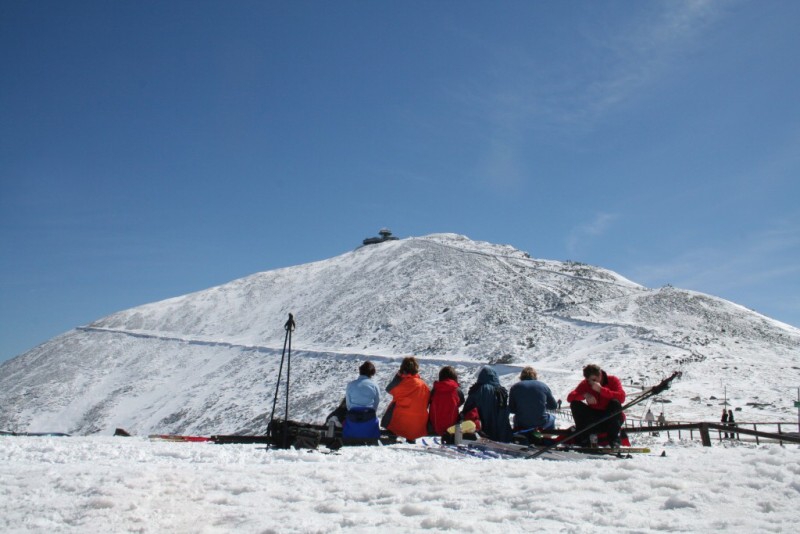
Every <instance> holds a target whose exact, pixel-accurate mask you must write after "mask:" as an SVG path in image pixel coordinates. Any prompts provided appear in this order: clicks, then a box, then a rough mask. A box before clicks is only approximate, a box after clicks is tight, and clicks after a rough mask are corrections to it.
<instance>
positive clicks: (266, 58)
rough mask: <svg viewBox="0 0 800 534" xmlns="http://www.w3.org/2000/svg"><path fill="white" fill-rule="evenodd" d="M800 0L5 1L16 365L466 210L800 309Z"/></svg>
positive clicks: (7, 196)
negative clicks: (126, 316)
mask: <svg viewBox="0 0 800 534" xmlns="http://www.w3.org/2000/svg"><path fill="white" fill-rule="evenodd" d="M798 23H800V2H796V1H794V0H787V1H780V0H775V1H769V2H757V1H752V2H747V1H715V2H701V1H694V2H683V1H677V0H676V1H664V2H658V1H648V2H636V1H625V2H617V1H614V2H595V1H588V0H587V1H570V2H503V3H500V4H498V3H486V2H471V1H468V2H460V1H459V2H455V1H442V2H364V1H357V2H350V1H340V2H321V1H319V2H316V1H298V2H261V1H259V2H246V1H237V2H204V1H200V2H198V1H191V2H189V1H171V2H149V1H137V2H105V1H97V2H61V1H44V0H42V1H36V2H10V1H6V2H1V3H0V113H1V115H0V118H1V119H2V120H0V361H2V360H4V359H7V358H10V357H13V356H15V355H18V354H20V353H22V352H24V351H25V350H27V349H30V348H32V347H33V346H35V345H37V344H39V343H41V342H44V341H46V340H47V339H49V338H51V337H53V336H55V335H57V334H59V333H61V332H64V331H67V330H69V329H71V328H73V327H75V326H78V325H82V324H86V323H88V322H91V321H93V320H95V319H98V318H100V317H103V316H105V315H108V314H110V313H113V312H115V311H118V310H123V309H127V308H130V307H133V306H136V305H140V304H144V303H147V302H152V301H156V300H161V299H164V298H168V297H172V296H177V295H181V294H185V293H188V292H192V291H197V290H202V289H205V288H208V287H211V286H214V285H218V284H222V283H225V282H228V281H230V280H233V279H236V278H239V277H242V276H246V275H249V274H252V273H255V272H259V271H264V270H269V269H274V268H277V267H284V266H290V265H297V264H301V263H306V262H309V261H315V260H320V259H325V258H329V257H332V256H335V255H338V254H340V253H343V252H346V251H348V250H351V249H353V248H354V247H355V246H356V245H358V244H359V243H360V241H361V240H362V239H363V238H364V237H367V236H370V235H374V234H375V233H376V232H377V230H378V229H379V228H380V227H382V226H388V227H390V228H391V229H392V230H393V231H394V232H395V234H396V235H399V236H401V237H405V236H419V235H427V234H431V233H437V232H455V233H459V234H464V235H467V236H469V237H470V238H473V239H478V240H485V241H491V242H495V243H508V244H511V245H513V246H515V247H517V248H520V249H522V250H525V251H527V252H529V253H531V255H533V256H534V257H540V258H547V259H561V260H565V259H570V260H575V261H581V262H585V263H590V264H594V265H600V266H603V267H606V268H609V269H612V270H615V271H617V272H619V273H621V274H623V275H624V276H627V277H628V278H630V279H632V280H634V281H636V282H639V283H642V284H644V285H647V286H649V287H660V286H662V285H664V284H672V285H674V286H676V287H682V288H687V289H694V290H698V291H703V292H706V293H710V294H713V295H717V296H721V297H723V298H727V299H729V300H732V301H734V302H737V303H739V304H742V305H745V306H747V307H749V308H751V309H754V310H756V311H758V312H761V313H764V314H766V315H768V316H770V317H773V318H776V319H779V320H782V321H784V322H788V323H790V324H793V325H795V326H798V325H800V207H798V200H800V186H799V185H798V184H799V183H800V98H798V95H800V54H798V53H797V50H800V32H798V31H797V27H798Z"/></svg>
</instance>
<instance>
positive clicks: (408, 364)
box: [381, 356, 431, 442]
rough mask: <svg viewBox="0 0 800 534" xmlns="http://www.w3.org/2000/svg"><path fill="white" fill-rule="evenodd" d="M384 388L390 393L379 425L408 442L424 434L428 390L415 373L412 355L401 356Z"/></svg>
mask: <svg viewBox="0 0 800 534" xmlns="http://www.w3.org/2000/svg"><path fill="white" fill-rule="evenodd" d="M386 391H387V392H388V393H389V394H390V395H391V396H392V403H391V404H390V405H389V407H388V408H387V409H386V413H385V414H384V415H383V418H382V419H381V426H383V427H384V428H386V429H387V430H389V431H390V432H393V433H394V434H397V435H398V436H402V437H404V438H406V439H407V440H408V441H412V442H413V441H414V440H415V439H417V438H420V437H422V436H425V435H427V433H428V401H429V400H430V396H431V390H430V389H429V388H428V385H427V384H426V383H425V381H424V380H422V378H420V376H419V363H417V359H416V358H414V357H413V356H409V357H408V358H403V363H401V364H400V370H399V371H398V372H397V374H396V375H395V377H394V379H392V381H391V382H390V383H389V385H388V386H386Z"/></svg>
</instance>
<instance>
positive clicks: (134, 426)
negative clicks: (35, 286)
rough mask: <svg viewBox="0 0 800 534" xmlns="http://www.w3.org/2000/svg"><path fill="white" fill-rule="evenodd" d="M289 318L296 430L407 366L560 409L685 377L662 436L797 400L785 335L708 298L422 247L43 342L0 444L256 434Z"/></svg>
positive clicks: (26, 366) (0, 373) (7, 387)
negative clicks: (591, 392)
mask: <svg viewBox="0 0 800 534" xmlns="http://www.w3.org/2000/svg"><path fill="white" fill-rule="evenodd" d="M289 312H292V313H294V314H295V317H296V320H297V330H296V331H295V332H294V334H293V348H294V352H293V358H292V391H291V395H292V408H291V410H292V412H291V413H290V416H291V417H292V418H296V419H305V420H312V421H313V420H320V419H321V418H323V417H324V416H325V414H327V413H328V412H329V411H330V410H332V409H333V407H334V406H335V405H336V403H337V402H338V400H339V399H340V398H341V396H342V392H343V389H344V385H345V384H346V382H347V381H348V380H350V379H352V378H353V377H354V374H356V371H355V370H356V369H357V366H358V364H359V363H360V362H361V361H363V359H364V358H370V359H372V360H373V361H375V362H376V364H377V367H378V375H377V379H378V381H379V382H388V381H389V380H390V378H391V375H392V374H393V373H394V371H395V370H396V368H397V365H398V363H399V359H400V358H402V357H403V356H405V355H408V354H414V355H417V356H418V357H420V358H422V359H424V360H425V362H426V364H425V365H424V366H423V370H422V373H423V376H424V377H425V378H426V379H428V380H429V382H430V381H431V380H432V379H433V378H434V377H435V376H436V373H437V372H438V368H439V367H440V366H441V365H442V364H444V363H455V364H456V365H457V367H458V369H459V372H460V374H461V376H462V377H464V378H463V382H464V384H465V385H469V384H470V383H471V382H472V379H473V376H474V374H475V372H476V371H477V369H478V368H479V366H480V365H482V364H484V363H487V362H491V363H496V364H501V365H500V367H499V370H500V372H501V373H502V374H503V378H504V381H505V382H506V383H508V384H510V383H512V382H513V380H514V379H515V376H516V374H517V373H518V370H519V368H520V367H521V366H522V365H525V364H532V365H534V366H536V367H537V368H538V369H539V370H540V371H541V375H542V378H543V379H544V380H545V381H547V382H548V383H549V384H550V385H551V387H552V389H553V390H554V392H555V394H556V395H557V396H561V397H562V398H563V397H564V396H565V395H566V393H567V391H568V390H569V389H570V387H571V386H573V385H574V384H575V383H576V382H577V380H578V379H579V378H580V369H581V368H582V367H583V365H585V364H586V363H589V362H597V363H600V364H602V365H603V366H604V367H605V368H606V369H608V370H609V371H610V372H612V373H614V374H617V375H618V376H620V377H621V378H623V380H624V382H625V383H626V384H627V385H628V388H629V389H630V390H632V391H635V389H636V386H635V385H640V384H651V383H654V382H656V381H658V380H659V379H660V378H662V377H664V376H666V375H667V374H669V373H670V372H671V371H674V370H682V371H684V378H683V380H682V381H681V382H680V383H678V384H676V386H675V387H674V391H673V392H671V393H669V394H668V395H667V397H668V399H667V400H670V401H671V404H669V405H667V411H668V415H669V416H670V418H671V419H690V418H704V419H715V418H716V417H717V412H718V409H719V406H720V402H721V399H722V396H723V388H724V387H726V386H727V393H728V396H729V400H732V402H733V404H734V406H735V407H738V408H742V409H743V413H742V414H741V415H739V417H738V419H739V420H764V419H769V420H774V419H775V418H786V417H787V416H789V415H790V414H792V413H794V412H793V411H792V410H793V407H792V404H791V401H792V398H791V397H792V394H793V391H792V389H791V388H792V387H796V386H797V384H798V383H800V362H798V356H797V355H798V354H800V350H798V349H800V331H799V330H798V329H796V328H793V327H790V326H788V325H785V324H782V323H779V322H777V321H773V320H771V319H768V318H766V317H763V316H761V315H758V314H756V313H754V312H752V311H749V310H747V309H745V308H742V307H741V306H738V305H736V304H733V303H731V302H727V301H724V300H721V299H718V298H715V297H711V296H708V295H703V294H700V293H696V292H690V291H684V290H680V289H676V288H671V287H666V288H662V289H658V290H652V289H647V288H645V287H642V286H640V285H638V284H635V283H633V282H631V281H629V280H627V279H625V278H624V277H622V276H619V275H617V274H615V273H613V272H611V271H608V270H604V269H601V268H597V267H592V266H588V265H583V264H577V263H573V262H557V261H547V260H539V259H533V258H530V257H529V256H528V254H526V253H524V252H521V251H518V250H516V249H513V248H512V247H509V246H504V245H494V244H490V243H483V242H475V241H471V240H469V239H467V238H465V237H463V236H457V235H453V234H437V235H432V236H427V237H423V238H410V239H404V240H400V241H392V242H386V243H382V244H380V245H373V246H369V247H363V248H359V249H357V250H355V251H352V252H349V253H346V254H343V255H341V256H338V257H335V258H331V259H329V260H325V261H320V262H315V263H311V264H307V265H300V266H296V267H290V268H285V269H279V270H274V271H269V272H264V273H258V274H255V275H252V276H249V277H246V278H243V279H240V280H235V281H233V282H230V283H228V284H225V285H222V286H219V287H215V288H211V289H208V290H205V291H200V292H197V293H193V294H189V295H185V296H182V297H177V298H174V299H169V300H166V301H163V302H157V303H153V304H148V305H145V306H140V307H137V308H133V309H130V310H125V311H122V312H120V313H117V314H114V315H111V316H109V317H106V318H103V319H100V320H98V321H96V322H94V323H92V324H90V325H87V326H85V327H81V328H78V329H76V330H74V331H71V332H68V333H66V334H64V335H62V336H59V337H57V338H54V339H53V340H50V341H49V342H47V343H45V344H43V345H41V346H40V347H37V348H35V349H33V350H31V351H29V352H28V353H26V354H23V355H21V356H19V357H17V358H15V359H14V360H11V361H9V362H6V363H5V364H3V365H2V366H0V429H10V430H17V431H26V430H27V431H39V430H58V431H69V432H73V433H80V434H91V433H96V432H110V431H112V430H113V429H114V428H115V427H118V426H121V427H125V428H128V429H129V430H132V431H134V432H137V433H150V432H175V433H178V432H180V433H226V432H236V431H248V432H259V431H263V429H264V426H265V424H266V423H265V420H266V417H267V416H268V415H269V412H270V411H271V406H272V399H273V395H274V392H275V390H274V388H275V377H276V374H277V370H278V365H279V363H280V356H281V348H282V346H283V342H284V336H285V331H284V330H283V324H284V322H285V320H286V318H287V315H288V313H289ZM281 394H282V393H281ZM712 396H715V397H717V399H712V398H711V397H712ZM388 400H389V399H383V404H384V405H386V404H387V403H388ZM748 403H749V404H748ZM754 404H755V405H757V406H754ZM661 407H662V405H659V407H658V409H661ZM634 416H635V414H634Z"/></svg>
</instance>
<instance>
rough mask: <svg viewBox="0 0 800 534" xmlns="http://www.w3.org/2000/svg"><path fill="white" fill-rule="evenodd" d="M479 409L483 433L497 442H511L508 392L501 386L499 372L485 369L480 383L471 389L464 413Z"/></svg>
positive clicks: (480, 377)
mask: <svg viewBox="0 0 800 534" xmlns="http://www.w3.org/2000/svg"><path fill="white" fill-rule="evenodd" d="M473 408H477V409H478V416H479V417H480V419H481V431H482V432H483V433H484V434H486V436H487V437H488V438H489V439H493V440H495V441H502V442H509V441H511V423H510V422H509V416H510V412H509V410H508V391H507V390H506V388H504V387H503V386H501V385H500V379H499V378H498V377H497V372H495V370H494V369H492V368H491V367H488V366H487V367H484V368H483V369H481V372H480V373H479V374H478V381H477V382H475V383H474V384H473V385H472V387H470V388H469V393H468V394H467V401H466V402H465V403H464V408H463V413H467V412H469V411H470V410H472V409H473Z"/></svg>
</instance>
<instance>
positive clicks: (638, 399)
mask: <svg viewBox="0 0 800 534" xmlns="http://www.w3.org/2000/svg"><path fill="white" fill-rule="evenodd" d="M679 376H681V372H680V371H675V372H674V373H672V376H670V377H669V378H665V379H664V380H662V381H661V383H659V384H657V385H655V386H653V387H652V388H650V390H649V391H646V392H645V393H642V394H641V395H639V396H638V397H636V398H635V399H633V400H632V401H630V402H629V403H628V404H626V405H625V406H623V407H622V408H620V409H619V410H617V411H616V412H614V413H612V414H611V415H608V416H606V417H604V418H602V419H600V420H598V421H595V422H594V423H592V424H590V425H588V426H586V427H584V428H582V429H581V430H577V431H575V432H573V433H572V434H570V435H569V436H567V437H566V438H564V439H563V440H561V441H557V442H556V443H553V444H551V445H546V446H545V447H542V448H541V449H539V450H537V451H536V452H534V453H533V454H530V455H528V456H526V457H525V458H527V459H529V460H531V459H533V458H538V457H539V456H541V455H542V454H544V453H546V452H547V451H549V450H552V449H554V448H556V447H557V446H558V445H559V444H560V443H561V442H569V441H571V440H573V439H575V438H577V437H578V436H580V435H582V434H585V433H586V431H587V430H591V429H592V428H594V427H596V426H598V425H601V424H603V423H605V422H606V421H608V420H609V419H613V418H614V417H619V415H620V414H621V413H622V412H624V411H625V410H627V409H628V408H630V407H631V406H635V405H636V404H639V403H640V402H642V401H643V400H645V399H648V398H650V397H652V396H653V395H658V394H659V393H661V392H662V391H664V390H666V389H668V388H669V385H670V383H671V382H672V381H673V380H674V379H675V378H677V377H679Z"/></svg>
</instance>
